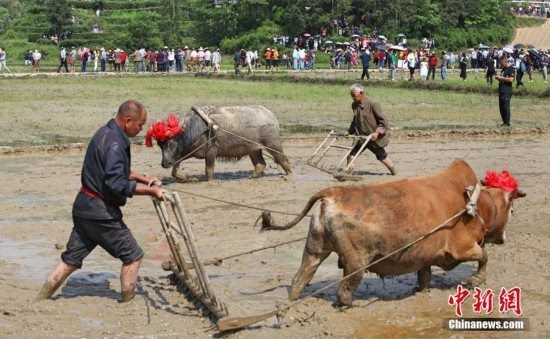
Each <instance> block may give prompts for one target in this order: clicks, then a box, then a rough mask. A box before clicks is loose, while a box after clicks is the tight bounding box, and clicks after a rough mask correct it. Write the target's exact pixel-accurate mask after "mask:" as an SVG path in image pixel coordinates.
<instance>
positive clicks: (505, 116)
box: [495, 56, 516, 126]
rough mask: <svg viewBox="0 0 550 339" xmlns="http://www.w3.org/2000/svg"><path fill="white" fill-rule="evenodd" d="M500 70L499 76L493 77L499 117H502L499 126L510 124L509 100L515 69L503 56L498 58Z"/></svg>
mask: <svg viewBox="0 0 550 339" xmlns="http://www.w3.org/2000/svg"><path fill="white" fill-rule="evenodd" d="M499 63H500V66H502V72H501V73H500V74H501V75H500V76H497V77H495V79H496V80H497V81H498V82H499V84H498V107H499V109H500V117H501V118H502V125H501V126H510V100H511V99H512V93H513V88H512V84H513V83H514V76H515V74H516V71H515V69H514V66H512V65H511V64H510V63H509V62H508V60H507V59H506V57H505V56H502V57H500V59H499Z"/></svg>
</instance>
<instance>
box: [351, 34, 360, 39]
mask: <svg viewBox="0 0 550 339" xmlns="http://www.w3.org/2000/svg"><path fill="white" fill-rule="evenodd" d="M351 37H352V38H360V37H361V36H360V35H359V34H354V35H352V36H351Z"/></svg>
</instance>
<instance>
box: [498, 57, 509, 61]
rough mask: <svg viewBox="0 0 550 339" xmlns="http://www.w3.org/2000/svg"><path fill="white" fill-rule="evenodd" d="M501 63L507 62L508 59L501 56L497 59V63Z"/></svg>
mask: <svg viewBox="0 0 550 339" xmlns="http://www.w3.org/2000/svg"><path fill="white" fill-rule="evenodd" d="M503 61H506V62H508V58H507V57H506V56H505V55H503V56H501V57H500V58H498V62H503Z"/></svg>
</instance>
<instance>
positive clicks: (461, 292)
mask: <svg viewBox="0 0 550 339" xmlns="http://www.w3.org/2000/svg"><path fill="white" fill-rule="evenodd" d="M469 295H470V292H468V290H466V289H464V288H463V287H462V285H458V286H457V287H456V294H454V295H450V296H449V300H448V302H449V305H451V306H455V312H456V315H457V316H459V317H462V303H463V302H464V300H466V298H468V296H469Z"/></svg>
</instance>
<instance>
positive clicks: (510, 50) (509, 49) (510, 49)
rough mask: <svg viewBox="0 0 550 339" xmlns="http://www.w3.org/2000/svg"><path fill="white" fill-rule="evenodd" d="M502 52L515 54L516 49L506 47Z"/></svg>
mask: <svg viewBox="0 0 550 339" xmlns="http://www.w3.org/2000/svg"><path fill="white" fill-rule="evenodd" d="M502 50H503V51H504V52H506V53H514V49H513V48H512V47H510V46H506V47H504V48H503V49H502Z"/></svg>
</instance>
